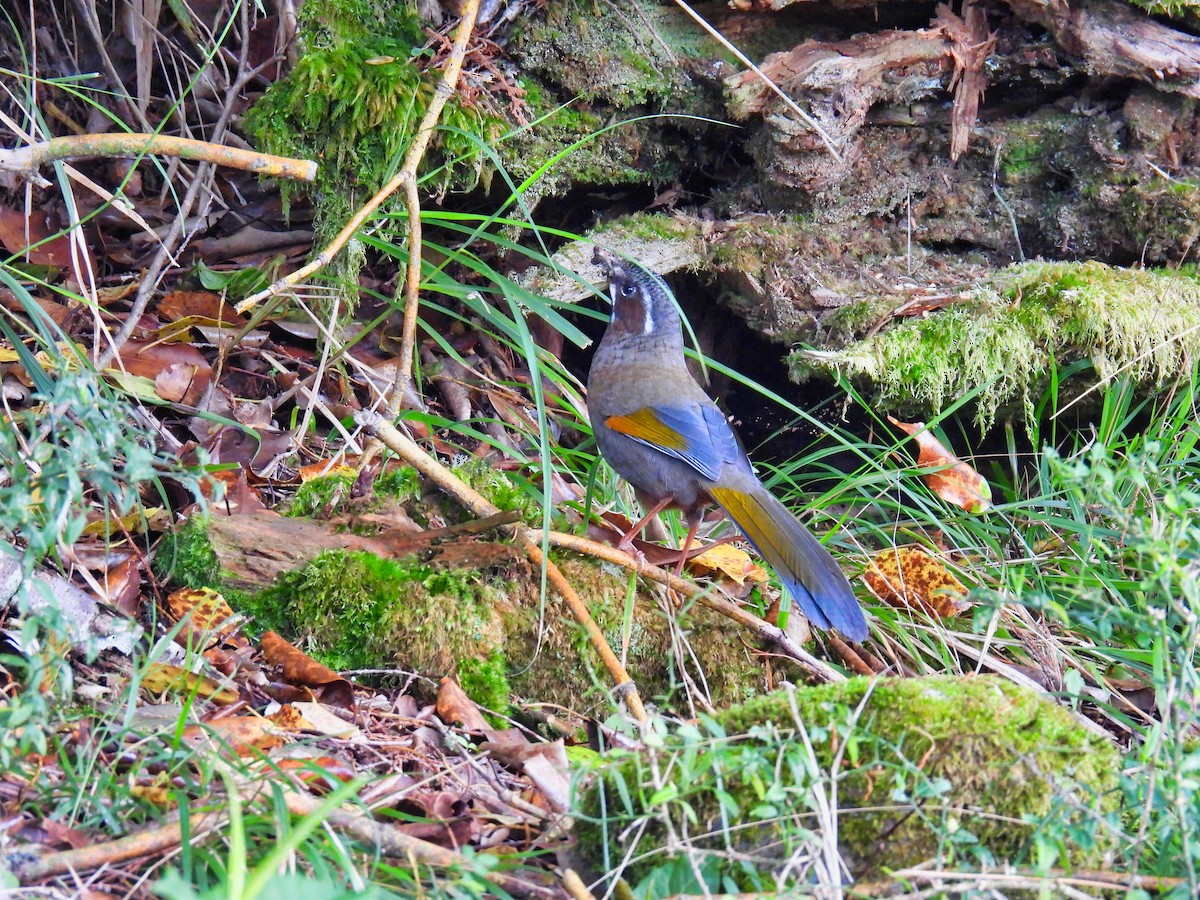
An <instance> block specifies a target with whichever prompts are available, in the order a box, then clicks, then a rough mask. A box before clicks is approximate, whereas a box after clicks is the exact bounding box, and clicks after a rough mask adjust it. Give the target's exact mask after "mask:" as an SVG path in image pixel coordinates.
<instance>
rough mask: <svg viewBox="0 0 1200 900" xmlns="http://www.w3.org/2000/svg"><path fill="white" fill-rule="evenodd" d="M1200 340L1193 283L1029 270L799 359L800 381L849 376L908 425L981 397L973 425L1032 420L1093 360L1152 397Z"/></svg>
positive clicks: (1089, 269) (1067, 269) (1156, 274)
mask: <svg viewBox="0 0 1200 900" xmlns="http://www.w3.org/2000/svg"><path fill="white" fill-rule="evenodd" d="M1197 328H1200V283H1197V281H1196V279H1195V278H1194V277H1192V276H1191V275H1190V274H1188V273H1186V272H1174V271H1153V272H1150V271H1141V270H1134V269H1120V268H1115V267H1111V266H1106V265H1103V264H1100V263H1027V264H1022V265H1018V266H1013V267H1011V268H1009V269H1007V270H1004V271H1002V272H1001V273H999V274H998V275H996V276H995V277H994V278H992V279H991V280H990V283H989V284H988V285H986V286H985V287H984V288H983V289H981V290H980V291H978V292H977V293H976V294H975V296H974V297H973V299H971V300H969V301H967V302H960V303H956V304H954V305H953V306H950V307H947V308H945V309H941V310H938V311H936V312H933V313H930V314H929V315H926V316H922V317H918V318H912V319H906V320H902V321H898V322H897V323H896V324H894V325H892V326H891V327H889V328H886V329H882V330H880V331H879V332H878V333H876V334H873V335H871V336H870V337H867V338H865V339H863V340H861V341H857V342H854V343H851V344H850V345H848V346H847V347H845V348H843V349H841V350H838V351H834V352H821V353H812V352H805V351H799V352H796V353H794V354H793V355H792V356H791V357H790V360H789V364H790V369H791V374H792V377H793V378H794V379H796V380H798V381H802V380H804V379H805V378H808V377H811V376H812V375H814V374H820V375H824V376H830V375H834V374H837V375H842V376H845V377H848V378H850V379H852V380H854V381H855V382H857V383H858V384H859V385H860V386H862V387H863V388H864V390H865V392H866V393H868V394H870V395H873V398H874V400H875V401H876V402H877V403H879V404H880V405H882V406H884V407H886V408H889V409H892V410H896V411H898V412H900V413H901V414H908V413H912V412H921V411H929V410H933V411H935V412H936V411H940V410H941V409H943V408H944V407H945V406H947V405H949V404H950V403H952V402H954V401H956V400H958V399H959V398H961V397H963V396H964V395H966V394H968V393H971V392H973V391H977V392H978V395H977V399H976V401H975V402H976V419H977V421H978V422H979V423H980V425H981V427H987V426H988V425H989V424H991V422H992V421H994V419H995V417H996V415H997V413H998V412H999V411H1000V409H1001V408H1002V407H1003V406H1006V405H1015V406H1016V409H1017V410H1018V411H1023V412H1024V413H1025V415H1026V416H1032V413H1033V406H1034V401H1035V400H1036V398H1037V395H1038V394H1039V393H1040V391H1041V390H1042V389H1043V388H1044V387H1045V386H1046V384H1047V382H1048V379H1049V377H1050V374H1051V371H1052V369H1055V368H1057V369H1058V370H1060V371H1061V370H1063V369H1065V368H1066V367H1067V366H1069V365H1070V364H1071V363H1074V362H1076V361H1079V360H1090V361H1091V363H1092V366H1093V367H1094V369H1095V372H1096V374H1097V375H1098V376H1099V377H1101V378H1106V377H1111V376H1112V375H1113V374H1114V373H1116V372H1118V371H1121V372H1123V373H1127V375H1128V377H1131V378H1133V379H1136V380H1137V381H1139V382H1141V383H1142V384H1143V385H1145V386H1146V387H1149V388H1154V387H1161V386H1163V385H1166V384H1168V383H1171V382H1172V381H1173V380H1174V379H1175V378H1176V377H1177V376H1178V374H1179V373H1180V372H1182V371H1183V370H1184V363H1185V360H1186V357H1187V356H1188V354H1189V352H1190V350H1189V347H1190V345H1189V344H1188V343H1187V342H1186V341H1181V340H1179V336H1180V335H1183V334H1188V333H1192V332H1194V331H1195V330H1196V329H1197Z"/></svg>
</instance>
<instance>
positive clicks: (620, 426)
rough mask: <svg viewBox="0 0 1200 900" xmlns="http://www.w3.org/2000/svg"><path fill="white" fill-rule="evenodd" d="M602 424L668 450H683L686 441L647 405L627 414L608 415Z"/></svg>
mask: <svg viewBox="0 0 1200 900" xmlns="http://www.w3.org/2000/svg"><path fill="white" fill-rule="evenodd" d="M604 424H605V425H607V426H608V427H609V428H611V429H612V430H613V431H616V432H619V433H621V434H627V435H629V436H630V437H632V438H637V439H638V440H641V441H646V442H647V443H650V444H655V445H657V446H659V447H665V448H667V449H669V450H685V449H686V448H687V441H686V439H685V438H684V436H683V435H682V434H680V433H679V432H678V431H676V430H675V429H674V428H672V427H671V426H669V425H666V424H664V423H663V422H662V420H660V419H659V418H658V416H656V415H655V414H654V410H652V409H650V408H649V407H644V408H642V409H639V410H638V411H637V412H632V413H630V414H629V415H627V416H609V417H608V418H607V419H605V420H604Z"/></svg>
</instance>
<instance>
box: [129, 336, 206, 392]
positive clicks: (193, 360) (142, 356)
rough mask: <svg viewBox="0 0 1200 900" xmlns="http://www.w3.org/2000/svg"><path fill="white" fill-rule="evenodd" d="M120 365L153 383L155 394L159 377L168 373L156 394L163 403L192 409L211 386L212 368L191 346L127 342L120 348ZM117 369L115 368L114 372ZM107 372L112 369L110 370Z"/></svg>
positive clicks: (131, 373) (132, 373)
mask: <svg viewBox="0 0 1200 900" xmlns="http://www.w3.org/2000/svg"><path fill="white" fill-rule="evenodd" d="M120 359H121V365H122V366H124V368H125V370H126V371H128V372H129V374H130V375H140V376H141V377H143V378H149V379H151V380H152V381H154V382H155V392H156V393H158V390H159V385H158V377H159V375H162V374H163V373H164V372H166V371H167V370H171V369H174V371H173V372H171V373H170V374H169V375H166V376H164V384H163V388H164V390H166V391H167V394H169V395H170V396H167V395H166V394H161V393H160V394H159V396H161V397H162V398H163V399H164V400H171V401H173V402H182V403H186V404H187V405H189V406H195V405H196V404H198V403H199V402H200V400H201V399H202V398H203V397H204V394H205V392H206V391H207V390H208V386H209V385H210V384H211V383H212V375H213V373H212V367H211V366H210V365H209V364H208V360H206V359H205V358H204V356H203V355H201V353H200V351H199V350H197V349H196V348H195V347H193V346H192V345H191V344H151V343H147V342H145V341H127V342H126V344H125V346H124V347H122V348H121V357H120ZM116 368H117V367H116V366H114V369H116ZM109 371H110V372H111V371H113V369H110V370H109Z"/></svg>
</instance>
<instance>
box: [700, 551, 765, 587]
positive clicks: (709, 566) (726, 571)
mask: <svg viewBox="0 0 1200 900" xmlns="http://www.w3.org/2000/svg"><path fill="white" fill-rule="evenodd" d="M688 568H689V569H691V570H692V571H693V572H695V573H696V574H698V575H709V574H712V573H714V572H716V573H718V574H720V575H724V576H725V577H726V578H730V579H732V580H733V581H735V582H737V583H738V584H745V583H746V581H747V580H749V581H753V582H756V583H758V584H762V583H763V582H764V581H766V580H767V573H766V570H765V569H763V567H762V566H760V565H758V564H757V563H756V562H755V561H754V560H753V559H751V558H750V555H749V554H748V553H746V551H744V550H739V549H738V548H737V547H734V546H732V545H731V544H714V545H713V546H711V547H709V548H708V549H707V550H705V551H704V552H703V553H701V554H700V555H699V556H696V557H693V558H692V559H691V560H689V561H688Z"/></svg>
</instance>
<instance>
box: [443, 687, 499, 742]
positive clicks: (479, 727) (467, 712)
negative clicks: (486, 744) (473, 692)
mask: <svg viewBox="0 0 1200 900" xmlns="http://www.w3.org/2000/svg"><path fill="white" fill-rule="evenodd" d="M437 714H438V718H440V719H441V720H442V721H443V722H445V723H446V724H447V725H456V724H461V725H462V727H463V730H464V731H471V732H476V733H480V734H491V732H492V726H491V725H489V724H488V723H487V719H485V718H484V717H483V713H481V712H480V711H479V707H478V706H476V705H475V703H474V701H472V700H471V698H470V697H468V696H467V695H466V693H465V692H464V691H463V689H462V688H461V687H459V686H458V682H456V681H455V680H454V679H453V678H449V677H446V678H443V679H442V680H441V681H440V682H438V694H437Z"/></svg>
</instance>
